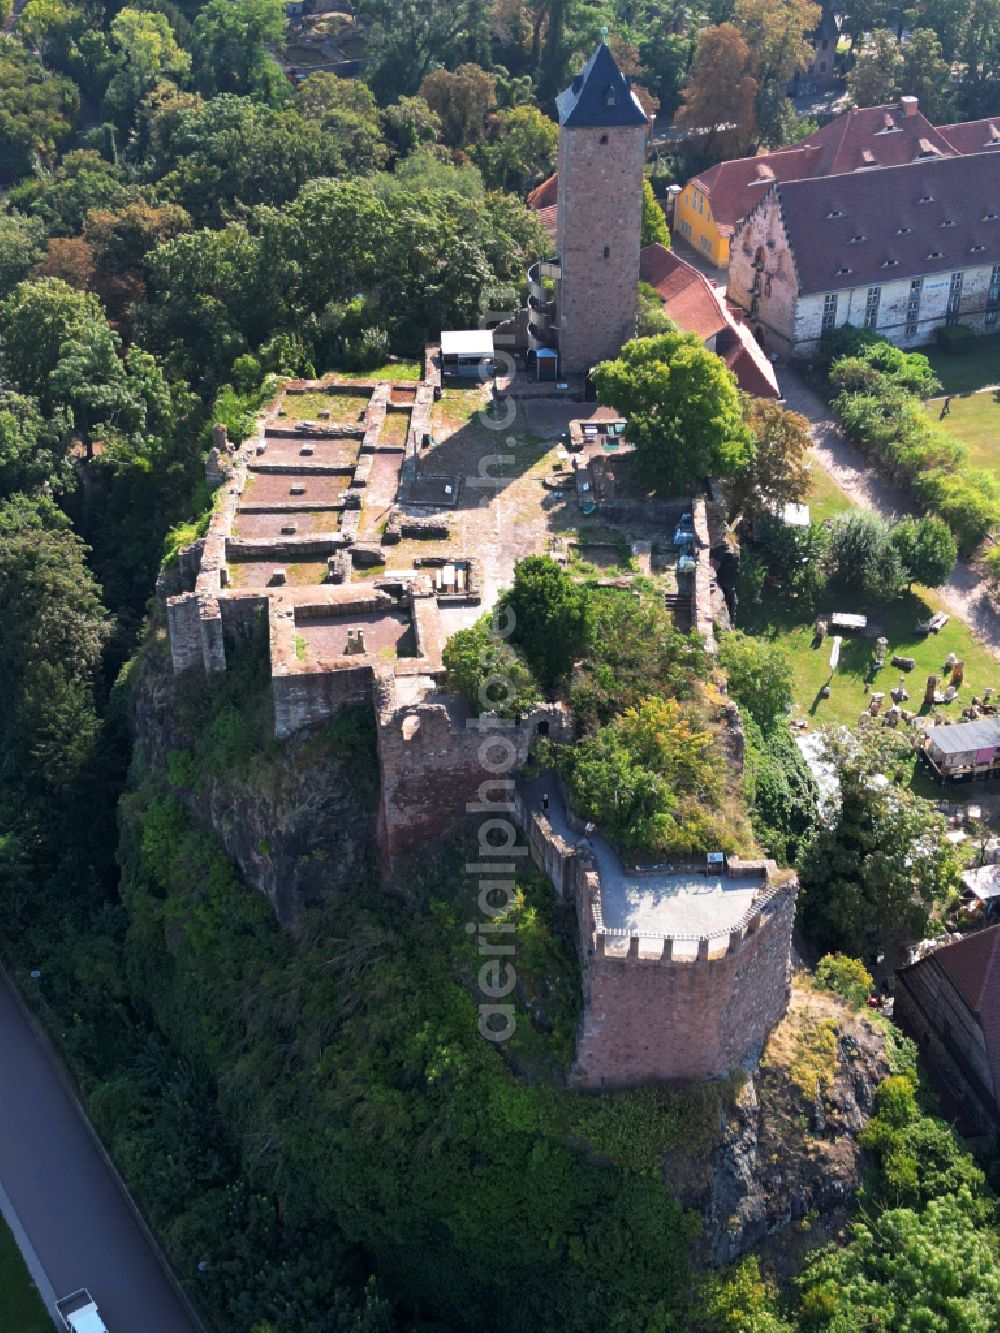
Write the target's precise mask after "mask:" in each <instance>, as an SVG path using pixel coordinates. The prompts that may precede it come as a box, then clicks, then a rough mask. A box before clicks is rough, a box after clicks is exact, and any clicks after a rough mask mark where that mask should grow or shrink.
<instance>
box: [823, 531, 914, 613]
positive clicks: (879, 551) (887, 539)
mask: <svg viewBox="0 0 1000 1333" xmlns="http://www.w3.org/2000/svg"><path fill="white" fill-rule="evenodd" d="M829 567H830V572H831V575H832V577H833V579H834V580H835V581H836V582H837V583H838V584H839V585H840V586H841V587H842V588H853V589H855V590H861V591H862V592H863V593H865V594H866V595H867V596H868V597H872V598H874V599H875V600H877V601H882V600H884V599H886V598H890V597H895V596H896V595H897V594H898V593H899V592H900V591H901V589H902V588H903V586H904V584H905V583H906V578H907V572H906V570H905V568H904V566H903V563H902V560H901V559H900V551H899V549H898V548H897V547H896V546H894V545H893V542H892V540H891V528H890V526H889V524H888V523H887V522H886V521H885V519H883V518H880V517H879V515H877V514H870V513H868V512H867V511H865V510H863V509H850V510H847V511H846V512H844V513H842V514H837V515H835V516H834V518H833V521H832V523H831V525H830V548H829Z"/></svg>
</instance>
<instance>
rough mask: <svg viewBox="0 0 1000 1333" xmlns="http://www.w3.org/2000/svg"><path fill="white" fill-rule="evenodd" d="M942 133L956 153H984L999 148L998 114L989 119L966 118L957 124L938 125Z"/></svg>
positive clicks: (999, 118) (999, 121) (999, 120)
mask: <svg viewBox="0 0 1000 1333" xmlns="http://www.w3.org/2000/svg"><path fill="white" fill-rule="evenodd" d="M938 133H939V134H940V135H942V136H943V137H944V138H945V139H947V140H948V142H949V143H950V144H951V146H952V147H953V148H954V150H955V152H956V153H985V152H988V151H989V150H990V149H992V148H1000V116H993V117H992V118H991V119H990V120H966V121H962V122H960V123H959V124H957V125H939V126H938Z"/></svg>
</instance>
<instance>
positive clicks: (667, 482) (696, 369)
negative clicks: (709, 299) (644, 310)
mask: <svg viewBox="0 0 1000 1333" xmlns="http://www.w3.org/2000/svg"><path fill="white" fill-rule="evenodd" d="M594 383H595V385H596V386H597V395H598V399H599V400H600V401H601V402H602V403H606V404H607V405H608V406H610V407H613V408H615V410H616V411H618V412H621V413H622V415H623V416H625V417H627V418H628V422H629V435H630V438H631V439H632V440H634V442H635V445H636V451H637V455H638V461H639V463H640V466H641V468H642V472H643V476H644V477H645V478H646V480H647V481H648V483H649V484H650V485H651V486H653V487H655V489H656V490H658V491H659V492H660V493H661V494H668V495H678V494H682V493H685V492H687V491H689V490H690V488H691V486H693V485H697V484H698V483H699V482H700V481H701V480H702V479H703V478H704V477H707V476H723V477H731V476H732V475H733V474H734V473H735V472H737V471H738V470H739V469H740V468H742V467H744V466H745V464H746V462H747V460H748V459H749V457H750V449H751V446H750V441H749V437H748V435H747V432H746V428H745V427H744V425H743V421H742V410H741V406H740V396H739V391H738V390H737V388H736V381H735V379H734V378H733V375H732V374H731V372H730V371H729V370H728V369H727V368H726V364H725V362H724V361H722V360H721V359H720V358H719V357H717V356H716V355H715V354H714V352H709V351H708V350H707V349H706V348H705V346H704V344H703V343H702V341H701V339H700V338H699V337H698V336H697V335H696V334H693V333H667V334H663V335H661V336H660V337H657V338H637V339H635V340H634V341H633V342H629V343H626V344H625V346H624V347H623V348H622V351H621V355H620V356H619V357H618V358H617V359H616V360H614V361H604V362H602V364H601V365H599V366H598V367H597V368H596V369H595V371H594Z"/></svg>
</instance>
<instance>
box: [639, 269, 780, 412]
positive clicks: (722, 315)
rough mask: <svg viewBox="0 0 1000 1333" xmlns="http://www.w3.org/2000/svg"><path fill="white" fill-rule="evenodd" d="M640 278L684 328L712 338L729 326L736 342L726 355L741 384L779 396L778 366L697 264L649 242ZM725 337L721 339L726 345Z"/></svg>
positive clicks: (760, 393) (746, 389)
mask: <svg viewBox="0 0 1000 1333" xmlns="http://www.w3.org/2000/svg"><path fill="white" fill-rule="evenodd" d="M639 281H640V282H646V283H648V284H649V285H650V287H653V288H654V289H655V290H656V292H657V293H658V294H659V296H660V298H661V300H662V301H663V308H664V310H665V311H666V312H667V314H668V315H669V316H670V318H671V319H672V320H673V321H674V323H675V324H676V325H677V327H678V328H679V329H681V330H682V331H683V332H684V333H696V334H697V335H698V337H699V338H701V340H702V342H706V343H707V342H708V341H709V340H710V339H712V338H716V337H717V336H718V335H719V334H722V333H724V331H728V334H729V342H730V345H729V346H728V347H727V348H726V349H725V351H721V352H720V355H721V356H722V357H723V359H724V360H725V362H726V365H727V366H728V367H729V369H730V370H731V371H732V372H733V374H734V375H735V376H736V379H737V382H738V384H739V386H740V388H741V389H742V390H743V391H744V392H745V393H749V394H752V395H753V396H754V397H755V398H777V397H778V381H777V380H776V378H775V375H774V367H773V366H772V365H771V363H770V361H769V360H768V359H767V356H766V355H765V354H764V352H763V350H762V349H761V347H760V346H759V345H758V343H757V340H756V338H754V336H753V334H752V333H751V331H750V330H749V329H748V328H747V327H746V325H744V324H740V323H738V322H737V320H736V319H735V318H734V317H733V316H732V315H731V314H730V312H729V310H728V308H727V307H726V305H725V302H724V301H723V299H722V297H721V296H720V295H719V294H718V293H717V292H716V290H715V288H714V287H713V286H712V284H711V283H710V282H709V281H708V279H707V278H706V277H705V275H704V274H703V273H700V272H699V271H698V269H696V268H695V267H694V265H693V264H689V263H688V262H687V260H686V259H681V257H680V255H678V254H675V253H674V251H673V250H667V249H666V248H665V247H664V246H662V245H647V246H646V248H645V249H644V250H643V251H642V252H641V254H640V255H639ZM723 341H724V340H723V339H720V340H719V343H720V347H721V344H722V342H723Z"/></svg>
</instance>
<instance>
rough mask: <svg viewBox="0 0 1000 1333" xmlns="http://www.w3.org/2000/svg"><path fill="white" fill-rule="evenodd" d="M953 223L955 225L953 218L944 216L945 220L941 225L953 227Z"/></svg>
mask: <svg viewBox="0 0 1000 1333" xmlns="http://www.w3.org/2000/svg"><path fill="white" fill-rule="evenodd" d="M954 225H955V219H954V218H945V220H944V221H943V222H942V223H941V226H942V227H954Z"/></svg>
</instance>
